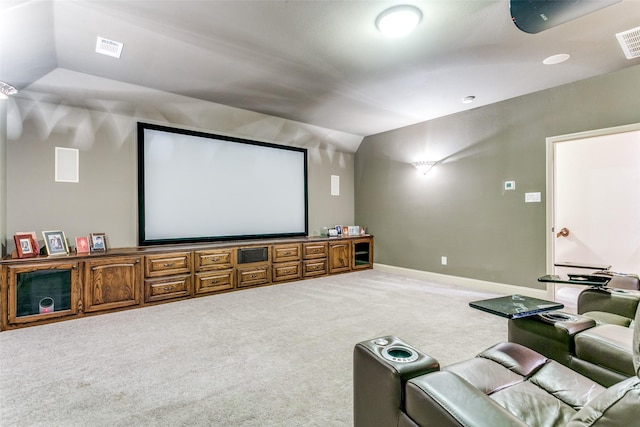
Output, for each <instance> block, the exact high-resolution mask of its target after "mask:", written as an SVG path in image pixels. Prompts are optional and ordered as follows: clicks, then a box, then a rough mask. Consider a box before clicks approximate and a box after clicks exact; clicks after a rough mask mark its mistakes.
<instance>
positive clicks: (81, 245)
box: [76, 236, 91, 254]
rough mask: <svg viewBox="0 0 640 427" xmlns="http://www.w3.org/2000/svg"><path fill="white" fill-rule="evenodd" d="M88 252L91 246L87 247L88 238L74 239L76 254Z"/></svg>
mask: <svg viewBox="0 0 640 427" xmlns="http://www.w3.org/2000/svg"><path fill="white" fill-rule="evenodd" d="M90 250H91V246H90V245H89V238H88V237H87V236H80V237H76V253H77V254H88V253H89V251H90Z"/></svg>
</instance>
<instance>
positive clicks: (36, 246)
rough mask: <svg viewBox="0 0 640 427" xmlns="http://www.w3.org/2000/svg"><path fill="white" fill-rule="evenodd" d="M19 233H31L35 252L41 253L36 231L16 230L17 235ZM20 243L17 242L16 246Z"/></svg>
mask: <svg viewBox="0 0 640 427" xmlns="http://www.w3.org/2000/svg"><path fill="white" fill-rule="evenodd" d="M18 234H29V235H30V236H31V239H32V240H33V241H32V242H31V245H32V246H33V252H35V254H36V255H39V254H40V245H39V244H38V236H37V235H36V232H35V231H16V235H18ZM17 246H18V245H17V244H16V247H17Z"/></svg>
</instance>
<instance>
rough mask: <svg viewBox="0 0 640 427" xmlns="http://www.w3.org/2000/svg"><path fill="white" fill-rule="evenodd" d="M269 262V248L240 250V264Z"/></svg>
mask: <svg viewBox="0 0 640 427" xmlns="http://www.w3.org/2000/svg"><path fill="white" fill-rule="evenodd" d="M264 261H269V248H267V247H266V246H265V247H260V248H246V249H238V264H247V263H250V262H264Z"/></svg>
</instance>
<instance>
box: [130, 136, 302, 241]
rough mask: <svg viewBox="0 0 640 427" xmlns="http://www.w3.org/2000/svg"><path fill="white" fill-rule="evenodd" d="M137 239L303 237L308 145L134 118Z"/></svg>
mask: <svg viewBox="0 0 640 427" xmlns="http://www.w3.org/2000/svg"><path fill="white" fill-rule="evenodd" d="M138 198H139V202H138V232H139V244H141V245H148V244H162V243H175V242H199V241H210V240H227V239H241V238H261V237H265V238H266V237H285V236H306V235H307V232H308V215H307V150H306V149H303V148H297V147H287V146H281V145H275V144H270V143H265V142H259V141H250V140H245V139H239V138H231V137H226V136H220V135H213V134H208V133H204V132H196V131H188V130H183V129H175V128H169V127H165V126H158V125H151V124H146V123H138Z"/></svg>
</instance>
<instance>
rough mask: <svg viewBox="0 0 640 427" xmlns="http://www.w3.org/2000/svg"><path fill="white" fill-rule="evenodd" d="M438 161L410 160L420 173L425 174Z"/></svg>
mask: <svg viewBox="0 0 640 427" xmlns="http://www.w3.org/2000/svg"><path fill="white" fill-rule="evenodd" d="M436 163H438V162H434V161H420V162H412V163H411V165H412V166H414V167H415V168H416V169H418V172H420V173H421V174H422V175H426V174H427V172H429V171H430V170H431V168H432V167H434V166H435V165H436Z"/></svg>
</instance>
